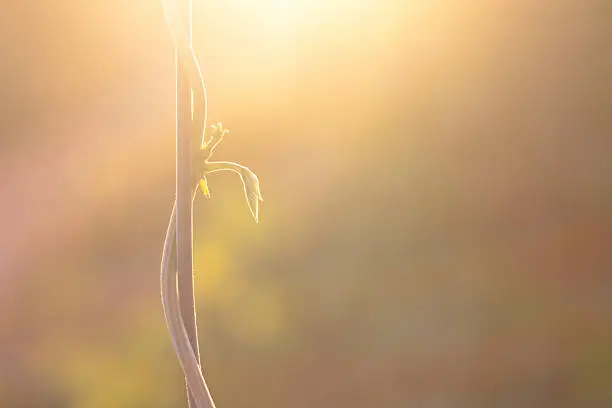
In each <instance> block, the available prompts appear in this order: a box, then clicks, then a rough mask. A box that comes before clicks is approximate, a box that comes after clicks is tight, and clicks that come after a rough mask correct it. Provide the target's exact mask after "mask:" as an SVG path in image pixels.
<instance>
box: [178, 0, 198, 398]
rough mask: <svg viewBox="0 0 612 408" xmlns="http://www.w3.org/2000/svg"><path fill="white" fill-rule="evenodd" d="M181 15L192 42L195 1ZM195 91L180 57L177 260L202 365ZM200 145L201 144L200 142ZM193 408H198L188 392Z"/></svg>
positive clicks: (186, 316)
mask: <svg viewBox="0 0 612 408" xmlns="http://www.w3.org/2000/svg"><path fill="white" fill-rule="evenodd" d="M180 3H181V7H182V9H181V14H182V16H183V19H184V23H185V24H186V26H187V31H188V33H189V41H190V42H191V30H192V28H191V25H192V23H191V7H192V4H191V0H181V1H180ZM191 104H192V101H191V87H190V86H189V79H188V73H187V70H186V69H185V67H184V66H183V64H182V63H181V61H180V59H179V56H178V54H177V56H176V256H177V269H178V293H179V299H180V306H181V314H182V316H183V322H184V324H185V329H186V330H187V335H188V337H189V341H190V343H191V347H192V348H193V351H194V354H195V356H196V358H197V359H198V361H199V358H200V353H199V348H198V334H197V326H196V316H195V296H194V292H193V222H192V220H193V211H192V203H193V198H192V196H193V177H192V152H193V147H194V139H198V138H199V135H198V136H195V135H193V134H192V117H191V112H192V110H191ZM197 141H198V142H199V140H197ZM188 395H189V397H188V400H189V406H190V407H192V408H195V407H196V405H195V403H194V399H193V396H192V395H191V392H189V391H188Z"/></svg>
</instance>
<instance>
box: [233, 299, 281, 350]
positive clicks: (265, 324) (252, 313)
mask: <svg viewBox="0 0 612 408" xmlns="http://www.w3.org/2000/svg"><path fill="white" fill-rule="evenodd" d="M228 306H230V307H229V308H228V309H227V311H226V315H225V319H224V322H226V323H227V325H228V327H227V329H228V330H229V331H230V332H231V333H232V334H233V335H234V336H235V337H236V338H237V339H238V340H240V341H242V342H244V343H246V344H250V345H253V346H264V345H269V344H271V343H274V342H275V341H277V340H278V338H279V337H280V335H281V334H282V330H283V326H284V309H283V305H282V302H281V299H280V297H279V296H278V294H277V293H275V291H273V290H271V289H269V288H261V287H260V288H257V287H249V288H248V291H247V292H246V293H245V296H244V297H243V298H242V299H240V300H239V302H237V303H235V304H233V305H228Z"/></svg>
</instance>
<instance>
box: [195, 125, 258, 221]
mask: <svg viewBox="0 0 612 408" xmlns="http://www.w3.org/2000/svg"><path fill="white" fill-rule="evenodd" d="M211 129H212V132H211V136H210V140H209V141H208V142H207V143H205V144H204V146H202V151H201V152H202V156H203V157H206V159H205V160H204V161H203V162H202V164H201V166H200V167H201V168H200V169H199V171H200V175H201V178H200V189H201V190H202V192H203V193H204V195H205V196H206V197H210V191H209V190H208V182H207V180H206V175H207V174H210V173H215V172H218V171H232V172H234V173H237V174H238V175H239V176H240V180H241V181H242V185H243V187H244V195H245V198H246V202H247V205H248V206H249V210H250V211H251V215H253V218H254V219H255V222H257V223H259V202H260V201H263V196H262V195H261V189H260V188H259V179H258V178H257V175H255V173H253V172H252V171H251V170H250V169H249V168H248V167H245V166H243V165H241V164H238V163H234V162H228V161H208V159H209V158H210V157H211V156H212V154H213V152H214V150H215V148H216V147H217V146H218V145H219V143H221V141H222V140H223V137H224V136H225V135H226V134H228V133H229V130H228V129H224V128H223V124H222V123H221V122H219V123H217V124H216V125H211Z"/></svg>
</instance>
